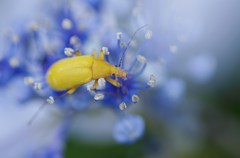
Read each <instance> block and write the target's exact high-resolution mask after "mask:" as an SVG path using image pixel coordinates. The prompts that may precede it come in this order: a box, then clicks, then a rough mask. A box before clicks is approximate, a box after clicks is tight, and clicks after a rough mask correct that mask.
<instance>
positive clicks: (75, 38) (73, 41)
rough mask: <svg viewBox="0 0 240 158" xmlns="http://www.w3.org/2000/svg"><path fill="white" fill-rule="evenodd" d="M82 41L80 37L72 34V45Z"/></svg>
mask: <svg viewBox="0 0 240 158" xmlns="http://www.w3.org/2000/svg"><path fill="white" fill-rule="evenodd" d="M79 43H80V39H79V38H78V37H77V36H72V37H71V38H70V44H71V45H77V44H79Z"/></svg>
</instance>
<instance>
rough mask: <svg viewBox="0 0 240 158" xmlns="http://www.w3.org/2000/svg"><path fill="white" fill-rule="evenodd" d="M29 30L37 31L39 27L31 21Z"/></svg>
mask: <svg viewBox="0 0 240 158" xmlns="http://www.w3.org/2000/svg"><path fill="white" fill-rule="evenodd" d="M29 28H30V30H32V31H37V30H38V28H39V25H38V23H37V22H36V21H32V22H31V23H30V24H29Z"/></svg>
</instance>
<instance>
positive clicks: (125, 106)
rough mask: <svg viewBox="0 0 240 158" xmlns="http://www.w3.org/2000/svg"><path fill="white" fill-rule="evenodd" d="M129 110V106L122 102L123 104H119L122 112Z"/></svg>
mask: <svg viewBox="0 0 240 158" xmlns="http://www.w3.org/2000/svg"><path fill="white" fill-rule="evenodd" d="M126 108H127V105H126V103H125V102H122V103H121V104H119V109H120V110H125V109H126Z"/></svg>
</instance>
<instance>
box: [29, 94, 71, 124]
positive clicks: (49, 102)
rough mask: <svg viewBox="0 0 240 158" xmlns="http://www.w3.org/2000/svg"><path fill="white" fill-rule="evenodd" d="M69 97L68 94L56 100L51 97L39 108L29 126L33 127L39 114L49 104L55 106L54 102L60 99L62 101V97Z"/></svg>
mask: <svg viewBox="0 0 240 158" xmlns="http://www.w3.org/2000/svg"><path fill="white" fill-rule="evenodd" d="M66 95H68V93H64V94H62V95H60V96H58V97H56V98H53V97H52V96H49V97H48V98H47V100H46V101H44V103H43V104H42V105H41V106H40V107H39V108H38V110H37V111H36V112H35V114H34V115H33V116H32V118H31V119H30V120H29V121H28V125H31V124H32V122H33V121H34V120H35V119H36V118H37V116H38V115H39V113H40V112H41V111H42V110H43V109H44V107H46V105H48V104H54V102H55V101H56V100H58V99H61V98H62V97H64V96H66Z"/></svg>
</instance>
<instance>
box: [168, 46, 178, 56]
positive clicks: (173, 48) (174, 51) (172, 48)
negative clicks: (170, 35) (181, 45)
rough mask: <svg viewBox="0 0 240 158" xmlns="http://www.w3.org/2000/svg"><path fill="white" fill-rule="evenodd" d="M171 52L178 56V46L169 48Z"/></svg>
mask: <svg viewBox="0 0 240 158" xmlns="http://www.w3.org/2000/svg"><path fill="white" fill-rule="evenodd" d="M169 50H170V52H171V53H173V54H176V53H177V51H178V47H177V46H176V45H172V46H169Z"/></svg>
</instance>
